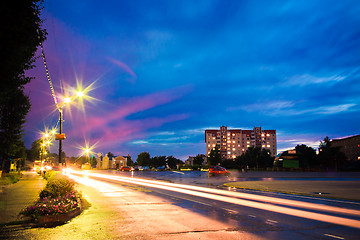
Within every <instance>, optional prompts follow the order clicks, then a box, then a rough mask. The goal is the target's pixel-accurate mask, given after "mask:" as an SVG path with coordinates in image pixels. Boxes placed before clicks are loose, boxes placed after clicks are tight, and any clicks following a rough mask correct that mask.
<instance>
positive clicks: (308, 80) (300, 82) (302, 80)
mask: <svg viewBox="0 0 360 240" xmlns="http://www.w3.org/2000/svg"><path fill="white" fill-rule="evenodd" d="M344 79H345V77H344V76H341V75H333V76H329V77H317V76H313V75H310V74H302V75H295V76H292V77H290V78H286V82H285V83H284V84H283V85H285V86H305V85H309V84H323V83H327V84H328V83H337V82H340V81H342V80H344Z"/></svg>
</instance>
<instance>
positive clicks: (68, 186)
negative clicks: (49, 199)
mask: <svg viewBox="0 0 360 240" xmlns="http://www.w3.org/2000/svg"><path fill="white" fill-rule="evenodd" d="M74 186H75V182H74V180H71V179H69V178H68V177H66V176H64V175H62V174H54V175H53V176H52V177H51V178H49V179H48V182H47V184H46V187H45V190H47V191H49V192H50V193H51V194H52V195H53V196H57V197H58V196H64V195H66V194H67V193H69V192H74V191H75V189H74Z"/></svg>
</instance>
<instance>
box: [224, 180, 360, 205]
mask: <svg viewBox="0 0 360 240" xmlns="http://www.w3.org/2000/svg"><path fill="white" fill-rule="evenodd" d="M225 186H229V187H236V188H242V189H252V190H260V191H269V192H281V193H290V194H299V195H307V196H318V197H328V198H336V199H346V200H354V201H360V191H359V189H360V181H331V180H329V181H311V180H303V181H297V180H288V181H283V180H279V181H277V180H275V181H243V182H231V183H226V184H225ZM317 193H321V194H317Z"/></svg>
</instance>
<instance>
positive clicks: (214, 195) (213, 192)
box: [68, 170, 360, 228]
mask: <svg viewBox="0 0 360 240" xmlns="http://www.w3.org/2000/svg"><path fill="white" fill-rule="evenodd" d="M68 174H69V176H70V177H74V176H72V174H77V175H86V177H89V176H92V177H96V178H102V179H108V180H113V181H121V182H126V183H131V184H136V185H142V186H147V187H151V188H158V189H163V190H167V191H174V192H179V193H183V194H188V195H192V196H197V197H202V198H207V199H212V200H217V201H222V202H227V203H231V204H236V205H240V206H246V207H251V208H256V209H261V210H266V211H272V212H277V213H281V214H287V215H291V216H296V217H301V218H307V219H312V220H316V221H322V222H328V223H333V224H338V225H343V226H348V227H353V228H360V221H358V220H354V219H348V218H344V217H337V216H331V215H327V214H321V213H314V212H309V211H304V210H299V209H293V208H289V207H283V206H277V205H273V204H282V205H288V206H293V207H298V208H310V209H316V210H320V211H330V212H336V213H342V214H352V215H356V216H357V217H359V216H360V211H357V210H351V209H343V208H339V207H331V206H325V205H321V204H314V203H305V202H301V201H295V200H287V199H279V198H275V197H266V196H258V195H254V194H248V193H239V192H229V191H224V190H218V189H211V188H204V187H196V186H190V185H183V184H175V183H166V182H159V181H152V180H145V179H139V178H129V177H120V176H114V175H108V174H99V173H91V172H86V174H84V172H81V171H74V170H70V171H69V172H68ZM84 182H86V181H82V183H83V184H84ZM86 185H87V184H86ZM90 186H91V185H90ZM100 188H101V187H100ZM190 189H191V190H190ZM240 198H246V199H251V200H252V201H249V200H244V199H240ZM254 200H255V201H254ZM257 201H261V202H257ZM263 202H266V203H263Z"/></svg>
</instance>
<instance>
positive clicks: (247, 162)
mask: <svg viewBox="0 0 360 240" xmlns="http://www.w3.org/2000/svg"><path fill="white" fill-rule="evenodd" d="M235 161H236V164H237V166H238V167H239V168H248V167H250V168H256V169H258V168H267V167H271V166H272V165H273V162H274V161H273V158H272V157H271V155H270V151H269V150H267V149H264V148H263V149H261V148H259V147H250V148H248V150H247V151H246V152H245V154H243V155H241V156H239V157H237V158H236V159H235Z"/></svg>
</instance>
